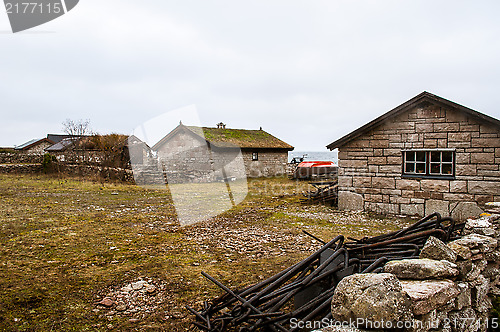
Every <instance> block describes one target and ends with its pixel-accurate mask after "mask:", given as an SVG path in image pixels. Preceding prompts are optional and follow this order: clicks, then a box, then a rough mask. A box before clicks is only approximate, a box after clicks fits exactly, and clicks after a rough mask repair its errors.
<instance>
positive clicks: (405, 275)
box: [384, 258, 459, 280]
mask: <svg viewBox="0 0 500 332" xmlns="http://www.w3.org/2000/svg"><path fill="white" fill-rule="evenodd" d="M384 272H387V273H392V274H394V275H395V276H396V277H398V278H400V279H417V280H422V279H439V278H451V277H455V276H457V275H458V272H459V271H458V268H457V265H456V264H453V263H450V262H448V261H444V260H443V261H437V260H433V259H427V258H424V259H403V260H399V261H390V262H388V263H386V264H385V267H384Z"/></svg>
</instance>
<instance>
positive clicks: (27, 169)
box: [0, 164, 42, 174]
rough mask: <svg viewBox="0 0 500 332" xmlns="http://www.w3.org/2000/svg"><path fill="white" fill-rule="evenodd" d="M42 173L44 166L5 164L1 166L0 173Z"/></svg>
mask: <svg viewBox="0 0 500 332" xmlns="http://www.w3.org/2000/svg"><path fill="white" fill-rule="evenodd" d="M40 172H42V164H5V165H0V173H7V174H12V173H23V174H35V173H40Z"/></svg>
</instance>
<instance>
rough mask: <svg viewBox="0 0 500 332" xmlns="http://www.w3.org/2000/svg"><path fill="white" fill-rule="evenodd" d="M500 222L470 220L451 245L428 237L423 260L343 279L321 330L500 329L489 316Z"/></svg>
mask: <svg viewBox="0 0 500 332" xmlns="http://www.w3.org/2000/svg"><path fill="white" fill-rule="evenodd" d="M493 204H498V206H499V207H500V203H493ZM499 223H500V214H492V215H484V216H482V217H480V218H478V219H468V221H467V223H466V226H465V229H464V233H465V234H466V235H465V236H463V237H462V238H460V239H458V240H455V241H452V242H450V243H448V244H445V243H443V242H442V241H440V240H439V239H437V238H434V237H431V238H429V240H428V241H427V243H426V244H425V246H424V248H423V249H422V251H421V253H420V259H407V260H400V261H391V262H388V263H387V264H386V265H385V267H384V273H379V274H375V273H365V274H355V275H351V276H348V277H346V278H344V279H342V280H341V282H340V283H339V284H338V285H337V288H336V289H335V294H334V296H333V299H332V311H331V312H332V317H333V319H332V320H331V321H330V322H329V323H330V324H331V326H330V327H327V328H323V329H322V330H321V331H322V332H333V331H338V332H347V331H349V332H355V331H365V330H372V331H373V329H375V330H378V331H387V330H395V329H397V330H400V331H419V332H420V331H460V332H469V331H471V332H476V331H488V330H490V331H498V330H500V328H499V327H500V325H499V324H500V322H499V321H497V319H496V318H489V313H490V309H491V308H492V301H491V298H492V297H493V296H498V295H500V287H499V286H500V269H499V267H500V259H499V258H500V248H499V247H498V240H497V239H498V237H499V235H500V224H499ZM325 323H328V322H322V324H325ZM311 326H313V328H318V327H317V326H314V324H313V323H311ZM321 327H324V325H322V326H321Z"/></svg>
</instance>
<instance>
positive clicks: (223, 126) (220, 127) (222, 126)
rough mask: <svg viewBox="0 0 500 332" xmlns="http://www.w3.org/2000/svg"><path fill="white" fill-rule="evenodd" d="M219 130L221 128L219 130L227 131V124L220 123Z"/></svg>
mask: <svg viewBox="0 0 500 332" xmlns="http://www.w3.org/2000/svg"><path fill="white" fill-rule="evenodd" d="M217 128H219V129H226V124H225V123H222V122H219V123H218V124H217Z"/></svg>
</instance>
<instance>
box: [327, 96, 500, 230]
mask: <svg viewBox="0 0 500 332" xmlns="http://www.w3.org/2000/svg"><path fill="white" fill-rule="evenodd" d="M327 148H328V149H330V150H333V149H336V148H337V149H338V159H339V197H338V200H339V203H338V204H339V209H342V210H366V211H374V212H379V213H389V214H404V215H419V216H423V215H426V214H429V213H432V212H435V211H437V212H439V213H440V214H441V215H442V216H448V215H451V216H452V217H454V218H456V219H460V220H462V219H464V218H467V217H469V216H476V215H478V213H480V212H481V209H480V208H481V207H482V206H483V205H484V204H485V203H486V202H489V201H494V200H496V201H498V200H500V121H499V120H498V119H495V118H492V117H490V116H487V115H485V114H482V113H480V112H477V111H475V110H472V109H470V108H467V107H465V106H462V105H459V104H457V103H454V102H452V101H449V100H446V99H444V98H441V97H438V96H436V95H434V94H431V93H429V92H423V93H421V94H419V95H417V96H416V97H414V98H412V99H410V100H408V101H407V102H405V103H403V104H401V105H400V106H398V107H396V108H394V109H392V110H390V111H389V112H387V113H385V114H383V115H382V116H380V117H378V118H376V119H375V120H373V121H371V122H369V123H367V124H365V125H364V126H362V127H360V128H358V129H356V130H355V131H353V132H351V133H349V134H347V135H345V136H344V137H342V138H340V139H338V140H336V141H334V142H333V143H331V144H329V145H328V146H327Z"/></svg>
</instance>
